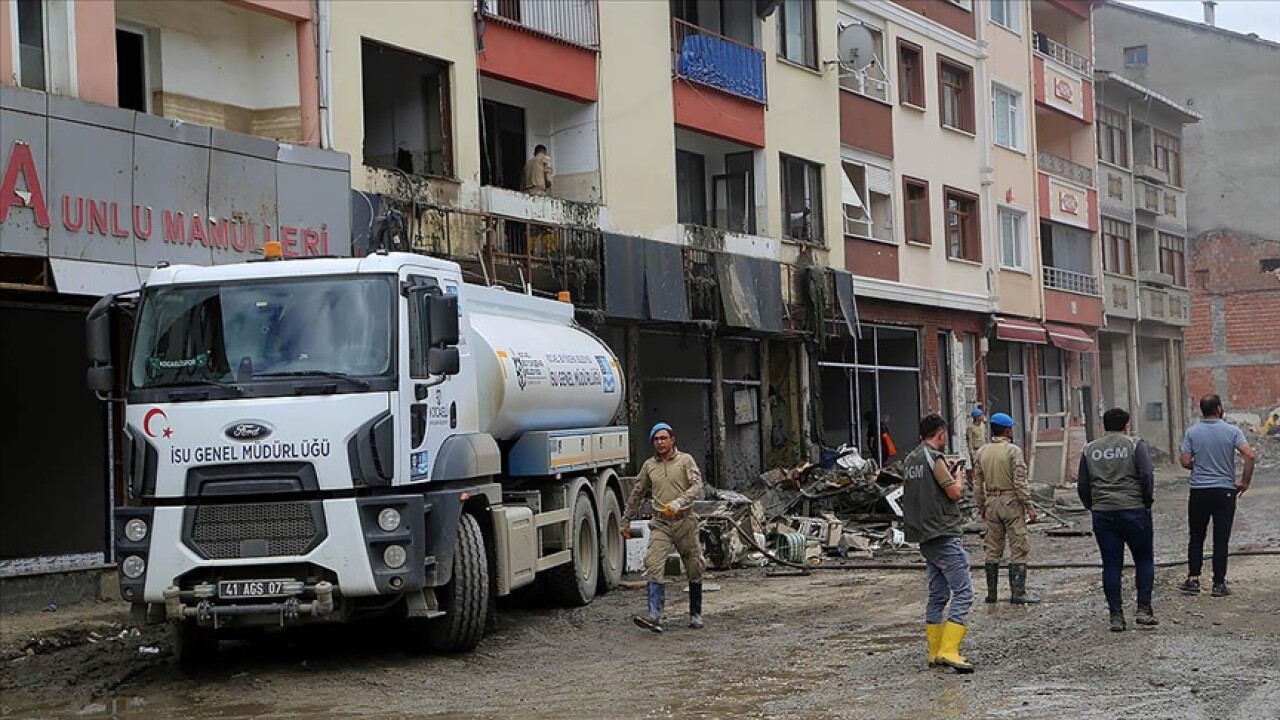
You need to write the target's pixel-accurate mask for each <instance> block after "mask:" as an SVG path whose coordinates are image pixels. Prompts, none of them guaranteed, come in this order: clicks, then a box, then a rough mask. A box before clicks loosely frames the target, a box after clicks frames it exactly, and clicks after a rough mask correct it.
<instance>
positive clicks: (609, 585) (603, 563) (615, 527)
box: [597, 490, 627, 593]
mask: <svg viewBox="0 0 1280 720" xmlns="http://www.w3.org/2000/svg"><path fill="white" fill-rule="evenodd" d="M603 504H604V513H603V516H604V527H602V528H600V586H599V587H598V588H597V591H598V592H600V593H607V592H609V591H610V590H613V589H614V588H616V587H618V584H619V583H621V582H622V571H623V570H625V569H626V563H627V545H626V543H625V542H623V540H622V510H621V509H620V508H619V507H618V496H617V495H615V494H614V492H613V491H612V490H606V491H605V493H604V503H603Z"/></svg>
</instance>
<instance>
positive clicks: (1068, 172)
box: [1036, 150, 1093, 187]
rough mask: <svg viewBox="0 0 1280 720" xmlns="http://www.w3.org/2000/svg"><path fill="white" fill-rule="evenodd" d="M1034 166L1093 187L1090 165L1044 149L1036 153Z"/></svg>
mask: <svg viewBox="0 0 1280 720" xmlns="http://www.w3.org/2000/svg"><path fill="white" fill-rule="evenodd" d="M1036 166H1037V167H1039V168H1040V169H1041V170H1043V171H1045V172H1047V173H1049V174H1050V175H1056V176H1057V177H1060V178H1062V179H1064V180H1070V181H1071V182H1073V183H1077V184H1080V185H1084V186H1085V187H1093V168H1091V167H1087V166H1085V165H1079V164H1076V163H1074V162H1071V161H1070V160H1068V159H1066V158H1063V157H1059V156H1057V155H1054V154H1053V153H1050V152H1045V151H1044V150H1041V151H1039V152H1038V153H1036Z"/></svg>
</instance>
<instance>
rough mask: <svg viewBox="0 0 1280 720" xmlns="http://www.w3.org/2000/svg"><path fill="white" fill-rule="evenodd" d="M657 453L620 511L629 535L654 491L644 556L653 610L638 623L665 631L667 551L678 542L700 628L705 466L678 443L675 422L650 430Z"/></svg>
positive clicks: (693, 617)
mask: <svg viewBox="0 0 1280 720" xmlns="http://www.w3.org/2000/svg"><path fill="white" fill-rule="evenodd" d="M649 441H650V442H651V443H653V450H654V453H655V455H654V456H653V457H651V458H649V459H648V460H646V461H645V462H644V465H642V466H641V467H640V473H639V474H638V475H637V476H636V485H635V488H633V489H632V491H631V498H630V499H629V500H628V501H627V510H626V512H625V513H623V516H622V536H623V537H624V538H630V537H631V521H632V520H633V519H634V518H635V517H636V515H638V514H639V512H640V505H641V503H643V502H644V499H645V495H647V494H649V493H652V494H653V520H652V521H651V522H650V523H649V533H650V534H649V550H648V552H646V553H645V556H644V574H645V578H646V579H648V581H649V584H648V590H649V613H648V614H647V615H637V616H635V617H634V618H633V620H634V621H635V623H636V625H639V626H640V627H642V628H644V629H646V630H652V631H653V632H656V633H660V632H662V610H663V607H664V605H665V604H666V589H665V587H664V586H663V584H662V583H663V581H664V580H665V579H666V567H667V555H669V554H670V553H671V549H672V548H673V547H674V548H675V550H676V552H678V553H680V559H681V560H683V561H684V569H685V574H686V575H688V577H689V627H691V628H693V629H695V630H701V629H702V628H703V627H704V624H703V621H702V571H703V569H704V568H705V567H706V563H705V562H704V561H703V559H702V542H701V541H700V540H699V538H698V518H697V516H696V515H694V513H693V503H694V502H695V501H696V500H698V499H700V498H701V497H702V471H700V470H699V469H698V463H697V462H696V461H694V459H693V456H692V455H689V454H688V453H682V452H680V451H679V450H677V449H676V435H675V431H674V430H672V429H671V426H670V425H668V424H666V423H658V424H657V425H654V426H653V429H652V430H650V431H649Z"/></svg>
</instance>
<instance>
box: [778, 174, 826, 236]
mask: <svg viewBox="0 0 1280 720" xmlns="http://www.w3.org/2000/svg"><path fill="white" fill-rule="evenodd" d="M782 207H783V210H784V211H785V212H786V216H785V218H784V219H783V231H784V233H785V234H786V236H787V237H788V238H790V239H792V240H796V241H798V242H803V243H811V244H814V245H822V244H823V236H822V166H821V165H815V164H814V163H811V162H806V161H804V160H801V159H799V158H794V157H791V156H789V155H783V156H782Z"/></svg>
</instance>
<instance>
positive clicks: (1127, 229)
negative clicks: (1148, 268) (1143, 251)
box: [1099, 215, 1133, 278]
mask: <svg viewBox="0 0 1280 720" xmlns="http://www.w3.org/2000/svg"><path fill="white" fill-rule="evenodd" d="M1117 230H1122V231H1123V233H1120V232H1116V231H1117ZM1099 231H1100V233H1101V235H1102V271H1103V272H1104V273H1110V274H1112V275H1119V276H1121V277H1127V278H1131V277H1133V227H1132V226H1131V225H1130V224H1129V223H1128V222H1126V221H1124V220H1116V219H1115V218H1110V217H1107V216H1105V215H1104V216H1102V223H1101V227H1100V228H1099ZM1121 250H1123V251H1124V252H1123V254H1121ZM1108 258H1112V260H1111V261H1110V262H1108Z"/></svg>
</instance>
